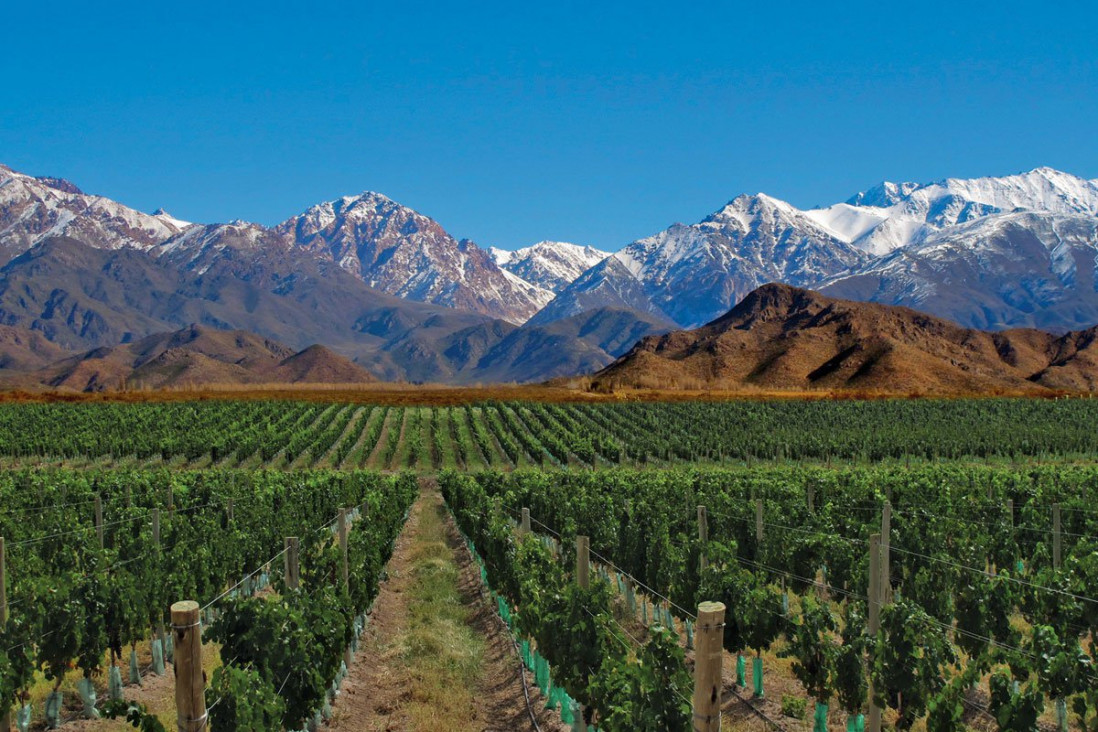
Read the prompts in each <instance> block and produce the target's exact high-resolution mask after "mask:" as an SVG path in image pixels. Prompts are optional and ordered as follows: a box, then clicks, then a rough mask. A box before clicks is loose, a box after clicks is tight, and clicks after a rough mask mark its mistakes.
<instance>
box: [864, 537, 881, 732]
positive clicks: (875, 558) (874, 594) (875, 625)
mask: <svg viewBox="0 0 1098 732" xmlns="http://www.w3.org/2000/svg"><path fill="white" fill-rule="evenodd" d="M867 600H868V605H869V635H870V636H871V637H873V638H876V637H877V631H879V630H880V629H881V535H880V534H873V535H871V536H870V537H869V597H868V598H867ZM867 729H868V730H869V732H881V708H880V707H878V706H877V705H876V704H874V703H873V678H872V677H870V679H869V725H868V728H867Z"/></svg>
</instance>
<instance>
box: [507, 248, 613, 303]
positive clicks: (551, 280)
mask: <svg viewBox="0 0 1098 732" xmlns="http://www.w3.org/2000/svg"><path fill="white" fill-rule="evenodd" d="M491 252H492V257H493V258H494V259H495V260H496V264H498V265H499V266H500V267H502V268H504V269H505V270H507V271H508V272H510V273H511V274H514V275H517V276H519V277H521V278H522V279H524V280H526V281H527V282H529V283H530V284H533V285H537V286H538V287H541V288H542V289H545V290H549V291H550V292H553V293H557V292H560V291H561V290H563V289H564V288H565V287H567V286H568V285H570V284H572V282H574V281H575V279H576V278H577V277H579V276H580V275H581V274H583V273H584V272H585V271H587V270H589V269H591V268H592V267H594V266H595V265H596V264H598V263H599V262H601V261H602V260H604V259H606V258H607V257H609V256H610V252H604V251H601V250H599V249H595V248H594V247H588V246H580V245H579V244H571V243H569V242H564V241H540V242H538V243H537V244H534V245H533V246H529V247H524V248H523V249H516V250H515V251H513V252H512V251H508V250H506V249H496V248H495V247H492V249H491Z"/></svg>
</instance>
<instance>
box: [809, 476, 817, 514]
mask: <svg viewBox="0 0 1098 732" xmlns="http://www.w3.org/2000/svg"><path fill="white" fill-rule="evenodd" d="M808 512H809V513H816V486H814V485H812V484H811V483H810V484H809V485H808Z"/></svg>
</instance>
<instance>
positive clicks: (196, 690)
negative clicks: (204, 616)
mask: <svg viewBox="0 0 1098 732" xmlns="http://www.w3.org/2000/svg"><path fill="white" fill-rule="evenodd" d="M198 613H199V609H198V603H197V602H194V601H193V600H184V601H183V602H177V603H175V604H174V605H172V633H173V636H174V637H173V638H172V640H173V641H174V645H175V718H176V726H177V727H178V729H179V732H199V731H200V730H203V729H205V728H206V726H207V725H206V722H207V720H206V679H205V673H204V672H203V670H202V626H201V625H200V624H199V622H198Z"/></svg>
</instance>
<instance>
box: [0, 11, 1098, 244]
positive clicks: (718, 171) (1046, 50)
mask: <svg viewBox="0 0 1098 732" xmlns="http://www.w3.org/2000/svg"><path fill="white" fill-rule="evenodd" d="M35 5H38V6H39V8H41V9H35V7H34V6H35ZM166 5H167V3H133V4H130V3H126V2H111V3H87V2H81V3H69V2H56V3H49V4H40V3H38V4H36V3H30V2H20V3H12V4H9V5H8V6H7V7H5V10H4V13H3V16H4V18H3V22H4V25H5V26H6V28H5V30H6V32H5V33H4V41H3V47H2V51H0V53H2V55H0V69H2V70H3V76H2V79H3V81H2V84H3V86H2V91H0V162H4V163H6V164H8V165H11V166H12V167H15V168H16V169H19V170H23V171H25V172H28V173H32V174H36V175H44V174H49V175H60V176H64V177H66V178H69V179H71V180H73V181H74V182H76V183H77V184H78V185H80V186H81V187H83V188H84V189H85V190H87V191H89V192H94V193H99V194H102V195H106V196H110V197H112V198H115V199H118V200H120V201H122V202H124V203H127V204H129V205H132V206H135V207H137V208H141V209H144V210H152V209H155V208H156V207H158V206H165V207H166V208H168V209H169V210H170V211H171V212H172V213H173V214H175V215H176V216H179V217H182V218H187V219H190V220H195V221H202V222H212V221H224V220H228V219H233V218H243V219H248V220H252V221H258V222H260V223H265V224H272V223H275V222H278V221H281V220H283V219H285V218H288V217H289V216H291V215H293V214H295V213H297V212H299V211H301V210H303V209H305V208H306V207H308V206H309V205H311V204H313V203H316V202H319V201H322V200H328V199H333V198H336V197H338V196H341V195H344V194H348V193H356V192H359V191H362V190H366V189H370V190H377V191H381V192H383V193H385V194H387V195H389V196H390V197H392V198H394V199H396V200H398V201H400V202H402V203H405V204H407V205H409V206H412V207H413V208H416V209H418V210H419V211H421V212H423V213H425V214H428V215H430V216H433V217H434V218H436V219H437V220H438V221H439V222H440V223H442V225H443V226H444V227H446V228H447V229H448V230H449V231H450V232H451V233H453V234H455V235H456V236H459V237H469V238H472V239H474V240H476V241H477V242H478V243H480V244H482V245H485V246H487V245H495V246H503V247H507V248H516V247H519V246H522V245H525V244H529V243H532V242H534V241H536V240H538V239H543V238H551V239H565V240H571V241H577V242H581V243H591V244H595V245H597V246H601V247H604V248H609V249H617V248H619V247H620V246H622V245H624V244H626V243H628V242H629V241H631V240H632V239H635V238H637V237H640V236H645V235H648V234H651V233H654V232H656V231H658V230H660V229H662V228H664V227H665V226H667V225H668V224H670V223H672V222H675V221H683V222H693V221H697V220H698V219H700V218H701V217H703V216H705V215H706V214H707V213H709V212H711V211H713V210H715V209H717V208H719V207H720V206H721V205H722V204H723V203H724V202H725V201H727V200H728V199H730V198H732V197H734V196H735V195H737V194H739V193H743V192H756V191H766V192H767V193H770V194H771V195H774V196H777V197H779V198H784V199H786V200H789V201H791V202H792V203H794V204H796V205H799V206H811V205H815V204H822V203H830V202H833V201H836V200H840V199H843V198H846V197H847V196H849V195H851V194H853V193H855V192H857V191H858V190H860V189H863V188H866V187H868V186H869V185H872V184H873V183H875V182H877V181H879V180H881V179H885V178H888V179H892V180H896V179H908V180H917V181H926V180H933V179H937V178H941V177H945V176H949V175H952V176H977V175H987V174H1005V173H1013V172H1017V171H1020V170H1024V169H1026V170H1028V169H1030V168H1033V167H1037V166H1039V165H1050V166H1053V167H1056V168H1060V169H1064V170H1067V171H1070V172H1074V173H1077V174H1080V175H1083V176H1085V177H1088V178H1095V177H1098V52H1096V48H1098V46H1096V43H1098V41H1096V40H1095V29H1096V28H1098V10H1096V9H1095V8H1096V6H1098V4H1096V3H1093V2H1089V1H1088V2H1057V3H1037V2H1026V3H1014V2H1001V1H1000V2H951V3H916V4H912V3H899V2H897V3H888V2H880V1H879V0H878V1H876V2H873V3H865V4H858V3H835V4H834V6H835V7H833V8H826V7H823V5H824V4H823V3H804V4H801V3H780V2H761V1H757V2H753V3H750V4H748V3H739V4H735V3H712V4H700V3H698V4H695V3H689V2H686V3H684V2H666V1H665V2H662V3H646V2H640V1H634V2H628V3H608V2H590V0H588V1H587V2H578V3H570V2H542V3H525V2H515V1H514V0H510V1H509V2H499V3H496V2H480V3H476V2H464V3H442V2H399V1H398V2H393V1H392V0H390V2H386V3H378V4H371V3H367V2H358V3H353V4H351V3H348V4H346V5H321V4H316V6H315V7H313V8H306V7H305V6H306V5H310V3H300V2H298V3H287V4H282V3H278V2H267V3H262V4H255V5H250V4H248V3H238V2H226V1H225V0H222V1H221V2H218V3H211V4H208V5H207V4H205V3H186V4H182V3H181V4H179V7H177V8H169V7H165V6H166ZM594 6H597V7H594Z"/></svg>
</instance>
